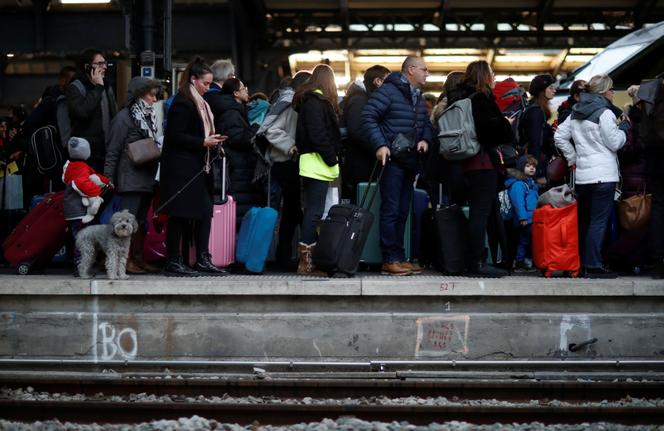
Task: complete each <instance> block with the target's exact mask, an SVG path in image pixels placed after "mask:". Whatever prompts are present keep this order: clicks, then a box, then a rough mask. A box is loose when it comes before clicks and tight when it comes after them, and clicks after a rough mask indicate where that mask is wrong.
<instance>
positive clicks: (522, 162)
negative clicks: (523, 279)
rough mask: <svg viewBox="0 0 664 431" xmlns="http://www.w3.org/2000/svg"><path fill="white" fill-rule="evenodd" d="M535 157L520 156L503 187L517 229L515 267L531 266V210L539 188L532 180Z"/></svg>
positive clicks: (509, 171)
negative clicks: (517, 240) (517, 239)
mask: <svg viewBox="0 0 664 431" xmlns="http://www.w3.org/2000/svg"><path fill="white" fill-rule="evenodd" d="M536 171H537V159H536V158H535V157H533V156H531V155H525V156H521V157H520V158H519V159H518V160H517V162H516V169H513V168H510V169H508V170H507V174H508V175H509V176H508V178H507V180H505V188H506V189H507V193H508V195H509V197H510V201H511V202H512V209H513V214H514V215H513V217H514V218H513V220H514V224H515V225H516V226H517V228H518V231H519V245H518V246H517V249H516V263H515V268H516V269H531V268H532V247H531V243H532V238H531V237H532V233H531V232H532V224H533V211H535V208H537V198H538V196H539V189H538V186H537V183H536V182H535V180H534V177H535V173H536Z"/></svg>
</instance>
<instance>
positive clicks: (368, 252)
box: [357, 183, 412, 265]
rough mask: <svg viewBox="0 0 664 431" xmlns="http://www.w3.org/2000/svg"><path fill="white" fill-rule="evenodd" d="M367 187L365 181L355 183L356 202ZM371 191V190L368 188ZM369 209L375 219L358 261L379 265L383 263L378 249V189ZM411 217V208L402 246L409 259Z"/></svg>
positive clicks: (373, 185) (374, 185)
mask: <svg viewBox="0 0 664 431" xmlns="http://www.w3.org/2000/svg"><path fill="white" fill-rule="evenodd" d="M371 187H376V184H372V185H371ZM366 189H367V183H360V184H358V185H357V202H360V200H361V199H362V196H363V195H364V192H365V190H366ZM370 192H371V193H373V190H370ZM369 211H371V213H372V214H373V215H374V217H375V219H374V220H375V221H374V223H373V225H372V226H371V230H370V231H369V238H367V242H366V244H365V245H364V250H363V251H362V256H361V257H360V262H363V263H365V264H367V265H381V264H382V263H383V255H382V253H381V251H380V235H379V229H380V191H378V192H377V193H376V198H375V199H374V201H373V204H372V205H371V208H369ZM411 219H412V210H411V212H410V214H408V220H406V228H405V230H404V238H403V246H404V249H405V251H406V260H410V251H411V245H410V242H411V239H410V234H411V223H412V221H411Z"/></svg>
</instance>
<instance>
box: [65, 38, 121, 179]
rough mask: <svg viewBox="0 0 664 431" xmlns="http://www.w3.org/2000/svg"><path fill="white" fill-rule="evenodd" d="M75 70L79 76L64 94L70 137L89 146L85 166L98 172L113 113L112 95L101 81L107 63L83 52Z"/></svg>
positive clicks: (98, 53) (93, 52)
mask: <svg viewBox="0 0 664 431" xmlns="http://www.w3.org/2000/svg"><path fill="white" fill-rule="evenodd" d="M77 68H78V69H79V73H78V75H77V76H76V79H74V81H72V83H71V84H69V86H68V87H67V92H66V95H67V107H68V108H69V120H70V121H71V136H76V137H79V138H84V139H86V140H87V141H88V142H89V143H90V158H89V159H88V161H87V163H88V164H89V165H90V166H91V167H92V168H93V169H94V170H95V171H99V172H101V171H103V170H104V158H105V156H106V138H107V136H108V132H109V130H110V125H111V119H112V118H113V117H114V116H115V114H116V113H117V105H116V102H115V97H114V95H113V91H112V90H111V88H110V87H108V86H107V84H108V83H107V82H106V81H105V78H106V70H107V68H108V63H107V62H106V59H105V58H104V54H103V53H102V52H101V51H99V50H97V49H86V50H85V51H83V53H82V54H81V57H80V58H79V60H78V63H77ZM63 145H66V143H63Z"/></svg>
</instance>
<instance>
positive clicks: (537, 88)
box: [528, 73, 556, 97]
mask: <svg viewBox="0 0 664 431" xmlns="http://www.w3.org/2000/svg"><path fill="white" fill-rule="evenodd" d="M555 82H556V80H555V78H554V77H553V76H551V75H549V74H548V73H546V74H544V75H537V76H536V77H534V78H533V80H532V81H530V87H529V88H528V93H530V95H531V96H532V97H537V95H538V94H540V93H541V92H542V91H544V90H546V87H548V86H549V85H551V84H555Z"/></svg>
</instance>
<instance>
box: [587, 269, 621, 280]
mask: <svg viewBox="0 0 664 431" xmlns="http://www.w3.org/2000/svg"><path fill="white" fill-rule="evenodd" d="M586 278H597V279H611V278H618V273H617V272H613V271H609V270H608V269H605V268H586Z"/></svg>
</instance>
